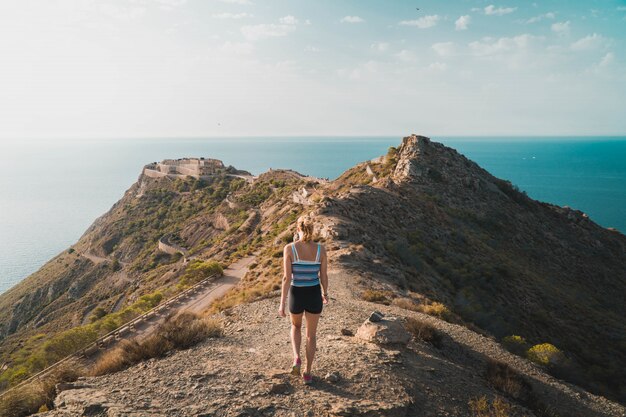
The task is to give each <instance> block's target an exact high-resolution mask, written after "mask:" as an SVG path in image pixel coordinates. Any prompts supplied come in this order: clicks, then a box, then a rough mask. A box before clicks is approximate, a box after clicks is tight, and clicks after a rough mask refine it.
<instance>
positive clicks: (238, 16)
mask: <svg viewBox="0 0 626 417" xmlns="http://www.w3.org/2000/svg"><path fill="white" fill-rule="evenodd" d="M211 17H213V18H214V19H244V18H246V17H254V15H252V14H250V13H215V14H214V15H212V16H211Z"/></svg>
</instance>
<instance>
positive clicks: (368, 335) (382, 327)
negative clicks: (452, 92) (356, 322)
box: [356, 317, 411, 345]
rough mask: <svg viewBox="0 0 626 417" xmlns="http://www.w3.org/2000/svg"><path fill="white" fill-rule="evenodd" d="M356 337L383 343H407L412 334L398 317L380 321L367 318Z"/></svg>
mask: <svg viewBox="0 0 626 417" xmlns="http://www.w3.org/2000/svg"><path fill="white" fill-rule="evenodd" d="M356 337H358V338H359V339H361V340H365V341H366V342H373V343H378V344H383V345H386V344H407V343H408V342H409V340H411V335H410V334H409V332H408V331H407V330H406V329H405V328H404V326H403V325H402V323H401V321H400V320H399V319H398V318H397V317H389V318H386V319H382V320H380V321H378V322H372V321H370V320H369V319H368V320H365V322H364V323H363V324H362V325H361V327H359V330H357V332H356Z"/></svg>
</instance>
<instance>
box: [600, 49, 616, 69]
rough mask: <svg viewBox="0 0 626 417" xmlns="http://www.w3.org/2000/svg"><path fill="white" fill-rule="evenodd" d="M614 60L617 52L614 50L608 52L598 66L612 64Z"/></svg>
mask: <svg viewBox="0 0 626 417" xmlns="http://www.w3.org/2000/svg"><path fill="white" fill-rule="evenodd" d="M614 60H615V54H613V52H607V53H606V55H604V56H603V57H602V59H601V60H600V63H599V64H598V66H599V67H608V66H609V65H611V63H612V62H613V61H614Z"/></svg>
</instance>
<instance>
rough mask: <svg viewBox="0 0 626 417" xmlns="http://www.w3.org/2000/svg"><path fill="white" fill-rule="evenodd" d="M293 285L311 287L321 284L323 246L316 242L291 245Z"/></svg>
mask: <svg viewBox="0 0 626 417" xmlns="http://www.w3.org/2000/svg"><path fill="white" fill-rule="evenodd" d="M291 251H292V261H291V273H292V278H291V285H293V286H296V287H310V286H315V285H319V284H320V279H319V273H320V269H321V265H322V263H321V253H322V245H321V244H319V243H314V242H302V243H299V242H294V243H292V244H291Z"/></svg>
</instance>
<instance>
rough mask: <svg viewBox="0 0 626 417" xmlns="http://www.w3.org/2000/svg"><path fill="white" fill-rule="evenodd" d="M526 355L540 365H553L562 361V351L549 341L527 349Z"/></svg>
mask: <svg viewBox="0 0 626 417" xmlns="http://www.w3.org/2000/svg"><path fill="white" fill-rule="evenodd" d="M526 357H527V358H528V359H530V360H531V361H533V362H535V363H536V364H539V365H542V366H555V365H559V364H561V363H562V362H563V359H564V358H565V357H564V355H563V352H561V351H560V350H559V349H557V348H556V346H554V345H551V344H550V343H542V344H539V345H535V346H533V347H531V348H530V349H528V351H527V352H526Z"/></svg>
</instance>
